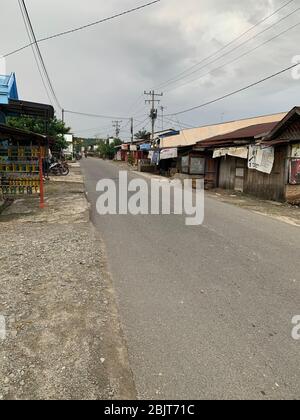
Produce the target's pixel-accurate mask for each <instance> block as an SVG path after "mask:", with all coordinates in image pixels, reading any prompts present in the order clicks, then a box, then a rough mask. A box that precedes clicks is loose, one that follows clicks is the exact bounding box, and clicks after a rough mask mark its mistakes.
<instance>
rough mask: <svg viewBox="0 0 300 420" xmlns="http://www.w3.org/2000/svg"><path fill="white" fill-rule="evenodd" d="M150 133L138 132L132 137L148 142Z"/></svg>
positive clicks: (145, 131)
mask: <svg viewBox="0 0 300 420" xmlns="http://www.w3.org/2000/svg"><path fill="white" fill-rule="evenodd" d="M149 136H150V133H149V132H148V131H147V130H140V131H138V132H137V133H135V135H134V137H135V138H136V139H138V140H148V139H149Z"/></svg>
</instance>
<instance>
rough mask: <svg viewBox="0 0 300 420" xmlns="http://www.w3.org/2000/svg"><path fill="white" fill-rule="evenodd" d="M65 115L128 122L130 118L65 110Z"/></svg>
mask: <svg viewBox="0 0 300 420" xmlns="http://www.w3.org/2000/svg"><path fill="white" fill-rule="evenodd" d="M65 113H66V114H73V115H81V116H83V117H90V118H103V119H108V120H114V119H115V120H130V117H120V116H115V115H99V114H89V113H86V112H77V111H71V110H68V109H65Z"/></svg>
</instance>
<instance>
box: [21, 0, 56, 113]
mask: <svg viewBox="0 0 300 420" xmlns="http://www.w3.org/2000/svg"><path fill="white" fill-rule="evenodd" d="M19 5H20V7H21V10H22V11H23V12H24V13H22V15H23V16H24V18H25V22H26V23H27V27H28V29H29V32H30V34H31V37H32V39H33V42H32V43H31V44H30V46H32V45H33V46H35V48H36V52H37V57H38V60H39V61H40V64H41V68H42V70H43V73H44V75H45V78H46V81H47V84H48V86H49V89H50V92H51V94H52V96H53V98H54V101H55V103H56V105H57V106H58V108H59V109H62V107H61V105H60V102H59V100H58V98H57V95H56V93H55V90H54V88H53V85H52V82H51V79H50V76H49V73H48V71H47V68H46V65H45V61H44V59H43V56H42V53H41V50H40V48H39V45H38V42H37V39H36V36H35V33H34V29H33V25H32V23H31V20H30V16H29V13H28V10H27V7H26V4H25V0H19Z"/></svg>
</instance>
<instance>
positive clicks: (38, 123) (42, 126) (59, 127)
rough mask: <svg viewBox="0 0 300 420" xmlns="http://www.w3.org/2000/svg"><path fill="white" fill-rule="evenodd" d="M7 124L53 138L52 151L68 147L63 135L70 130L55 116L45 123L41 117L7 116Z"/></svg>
mask: <svg viewBox="0 0 300 420" xmlns="http://www.w3.org/2000/svg"><path fill="white" fill-rule="evenodd" d="M7 125H9V126H10V127H14V128H18V129H20V130H25V131H31V132H33V133H37V134H42V135H48V136H50V137H52V138H53V140H54V146H53V147H52V149H53V152H60V151H61V150H64V149H66V148H67V147H68V144H67V142H66V141H65V138H64V136H65V134H68V133H69V132H70V130H71V128H70V127H67V126H66V124H65V123H64V122H63V121H61V120H58V119H57V118H56V117H54V118H53V119H52V120H50V121H49V122H48V123H47V124H46V123H45V121H44V120H43V119H41V118H32V117H9V118H8V119H7Z"/></svg>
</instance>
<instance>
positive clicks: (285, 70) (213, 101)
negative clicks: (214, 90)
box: [166, 63, 300, 117]
mask: <svg viewBox="0 0 300 420" xmlns="http://www.w3.org/2000/svg"><path fill="white" fill-rule="evenodd" d="M299 65H300V63H297V64H294V65H292V66H289V67H287V68H285V69H283V70H280V71H279V72H277V73H274V74H271V75H270V76H268V77H265V78H264V79H261V80H259V81H257V82H255V83H251V84H250V85H248V86H245V87H243V88H241V89H237V90H235V91H233V92H231V93H228V94H227V95H224V96H220V97H219V98H216V99H213V100H211V101H208V102H205V103H203V104H201V105H197V106H194V107H192V108H188V109H185V110H183V111H180V112H175V113H173V114H168V115H166V117H171V116H172V115H174V116H177V115H182V114H186V113H187V112H191V111H195V110H196V109H200V108H204V107H206V106H208V105H212V104H214V103H216V102H219V101H222V100H223V99H226V98H229V97H230V96H233V95H236V94H237V93H240V92H243V91H245V90H248V89H250V88H252V87H255V86H257V85H259V84H261V83H264V82H266V81H268V80H270V79H273V78H274V77H277V76H280V75H281V74H283V73H286V72H287V71H289V70H292V69H294V68H295V67H298V66H299Z"/></svg>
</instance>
